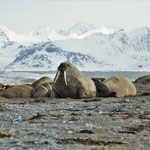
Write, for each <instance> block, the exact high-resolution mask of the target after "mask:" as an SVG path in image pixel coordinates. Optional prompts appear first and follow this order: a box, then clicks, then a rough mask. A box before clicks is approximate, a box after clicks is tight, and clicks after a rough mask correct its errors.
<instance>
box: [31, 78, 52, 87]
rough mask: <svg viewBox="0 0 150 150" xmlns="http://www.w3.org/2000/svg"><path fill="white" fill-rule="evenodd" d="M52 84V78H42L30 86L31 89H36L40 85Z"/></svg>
mask: <svg viewBox="0 0 150 150" xmlns="http://www.w3.org/2000/svg"><path fill="white" fill-rule="evenodd" d="M52 82H53V79H52V78H50V77H42V78H40V79H39V80H37V81H35V82H33V83H32V84H31V86H32V87H33V88H37V87H39V86H40V85H41V84H44V83H52Z"/></svg>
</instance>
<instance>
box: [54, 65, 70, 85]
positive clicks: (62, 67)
mask: <svg viewBox="0 0 150 150" xmlns="http://www.w3.org/2000/svg"><path fill="white" fill-rule="evenodd" d="M68 67H69V64H67V63H61V64H60V65H59V67H58V71H57V74H56V76H55V79H54V83H56V82H57V80H58V78H59V76H60V74H63V76H64V81H65V84H66V86H67V85H68V83H67V75H66V74H67V73H66V72H67V70H68Z"/></svg>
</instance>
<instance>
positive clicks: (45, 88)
mask: <svg viewBox="0 0 150 150" xmlns="http://www.w3.org/2000/svg"><path fill="white" fill-rule="evenodd" d="M51 90H52V87H51V84H50V83H44V84H42V85H40V86H39V87H37V88H34V89H33V90H32V97H33V98H39V97H48V96H49V92H50V91H51Z"/></svg>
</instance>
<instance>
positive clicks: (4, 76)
mask: <svg viewBox="0 0 150 150" xmlns="http://www.w3.org/2000/svg"><path fill="white" fill-rule="evenodd" d="M82 73H83V74H85V75H87V76H89V77H103V78H110V77H112V76H117V75H121V76H126V77H127V78H128V79H130V80H131V81H135V80H136V79H137V78H138V77H140V76H144V75H150V72H148V71H103V72H101V71H94V72H90V71H88V72H87V71H83V72H82ZM55 75H56V71H12V72H5V71H1V72H0V82H1V83H4V84H13V82H16V83H17V84H20V83H23V82H24V81H25V80H27V79H33V80H37V79H39V78H41V77H43V76H48V77H51V78H54V77H55Z"/></svg>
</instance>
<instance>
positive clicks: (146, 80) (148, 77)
mask: <svg viewBox="0 0 150 150" xmlns="http://www.w3.org/2000/svg"><path fill="white" fill-rule="evenodd" d="M135 83H142V84H147V83H150V75H146V76H141V77H139V78H137V79H136V80H135Z"/></svg>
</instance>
